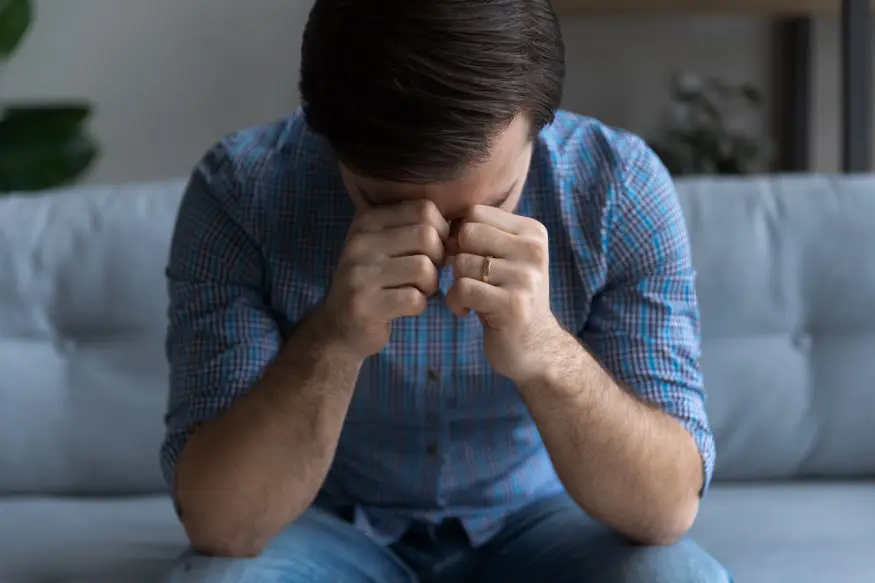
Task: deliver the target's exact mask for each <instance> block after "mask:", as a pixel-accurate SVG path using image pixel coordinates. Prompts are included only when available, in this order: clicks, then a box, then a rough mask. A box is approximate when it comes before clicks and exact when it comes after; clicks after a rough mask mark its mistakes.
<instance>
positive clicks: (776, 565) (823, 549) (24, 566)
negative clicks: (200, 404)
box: [0, 482, 875, 583]
mask: <svg viewBox="0 0 875 583" xmlns="http://www.w3.org/2000/svg"><path fill="white" fill-rule="evenodd" d="M693 536H694V537H695V538H696V540H697V541H698V542H699V543H700V544H701V545H702V546H703V547H705V548H706V549H708V550H709V551H710V552H711V553H712V554H714V555H715V556H716V557H717V558H718V559H720V560H721V561H722V562H723V563H724V564H725V565H726V566H727V567H728V568H729V569H730V570H731V571H732V573H733V574H734V575H735V578H736V581H738V582H739V583H742V582H743V583H823V582H824V581H840V582H841V583H871V582H872V581H875V559H873V558H872V554H871V553H872V549H873V548H875V482H870V483H858V484H854V483H834V484H804V485H800V484H792V485H791V484H788V485H755V484H747V485H728V484H720V485H717V486H715V487H714V488H713V489H712V490H711V491H710V492H709V494H708V497H707V498H706V500H705V502H704V503H703V506H702V510H701V512H700V514H699V518H698V520H697V522H696V525H695V527H694V528H693ZM0 541H2V544H0V581H10V580H11V581H14V582H15V583H44V582H46V581H53V582H57V583H155V582H156V581H160V575H161V574H162V573H164V572H166V571H167V569H169V568H170V566H171V565H172V564H173V562H174V561H175V559H176V557H178V556H179V554H180V553H182V551H183V550H184V549H185V546H186V538H185V534H184V532H183V531H182V528H181V527H180V526H179V523H178V522H177V520H176V516H175V515H174V513H173V508H172V505H171V503H170V501H169V500H168V499H167V498H166V497H150V498H129V499H106V500H90V501H89V500H76V499H59V498H29V499H18V500H15V499H11V498H7V499H5V500H0Z"/></svg>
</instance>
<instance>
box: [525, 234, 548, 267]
mask: <svg viewBox="0 0 875 583" xmlns="http://www.w3.org/2000/svg"><path fill="white" fill-rule="evenodd" d="M525 250H526V255H527V256H528V257H529V258H530V259H531V260H532V261H534V262H535V263H537V264H538V265H543V264H544V263H546V262H547V246H546V245H545V244H544V243H543V242H541V241H537V240H534V239H527V240H526V243H525Z"/></svg>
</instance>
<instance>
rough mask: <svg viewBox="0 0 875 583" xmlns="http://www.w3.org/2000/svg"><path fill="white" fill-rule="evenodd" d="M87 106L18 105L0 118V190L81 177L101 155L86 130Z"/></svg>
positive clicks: (43, 185)
mask: <svg viewBox="0 0 875 583" xmlns="http://www.w3.org/2000/svg"><path fill="white" fill-rule="evenodd" d="M87 115H88V108H87V106H82V105H55V106H48V107H45V108H39V107H17V108H13V109H11V110H8V111H7V112H6V115H4V117H2V118H0V192H12V191H34V190H43V189H46V188H54V187H57V186H62V185H64V184H67V183H68V182H71V181H72V180H74V179H75V178H77V177H79V176H80V175H81V174H82V173H83V172H84V171H85V170H87V169H88V167H89V166H90V165H91V163H92V162H93V161H94V159H95V158H96V156H97V152H98V146H97V144H96V142H95V141H94V140H93V139H92V138H91V136H90V135H89V134H88V133H87V132H86V131H85V130H84V128H83V122H84V121H85V119H86V118H87Z"/></svg>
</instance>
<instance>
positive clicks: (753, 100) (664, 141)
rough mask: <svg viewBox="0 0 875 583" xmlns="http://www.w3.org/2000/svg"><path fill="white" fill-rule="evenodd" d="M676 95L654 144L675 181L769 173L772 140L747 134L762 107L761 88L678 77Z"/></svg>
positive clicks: (673, 90) (674, 85)
mask: <svg viewBox="0 0 875 583" xmlns="http://www.w3.org/2000/svg"><path fill="white" fill-rule="evenodd" d="M670 91H671V103H670V105H669V106H668V107H667V108H666V111H665V113H664V115H663V117H662V119H661V120H660V123H659V126H658V129H657V131H656V133H655V135H654V136H653V137H652V138H651V139H650V140H649V143H650V146H651V147H652V148H653V150H654V151H655V152H656V153H657V154H658V155H659V157H660V158H661V159H662V162H663V163H664V164H665V165H666V167H667V168H668V170H669V171H670V172H671V173H672V175H673V176H682V175H689V174H754V173H757V172H766V171H768V169H769V164H770V163H771V160H772V156H773V151H774V147H773V145H772V142H771V140H770V139H769V138H768V137H766V136H762V135H755V134H753V133H751V132H750V131H746V130H745V128H744V125H745V123H748V124H749V123H750V121H751V118H753V117H755V115H756V114H757V113H758V110H759V108H760V107H761V105H762V96H761V95H760V92H759V90H758V89H757V88H756V87H754V86H752V85H749V84H746V83H742V84H731V83H727V82H725V81H722V80H720V79H716V78H713V77H700V76H697V75H691V74H680V75H673V76H672V78H671V88H670Z"/></svg>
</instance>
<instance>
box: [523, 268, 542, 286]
mask: <svg viewBox="0 0 875 583" xmlns="http://www.w3.org/2000/svg"><path fill="white" fill-rule="evenodd" d="M519 278H520V283H522V284H523V286H524V287H526V288H533V287H536V286H537V285H538V284H539V283H540V280H541V274H540V273H539V272H537V271H536V270H534V269H523V270H521V271H520V273H519Z"/></svg>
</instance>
